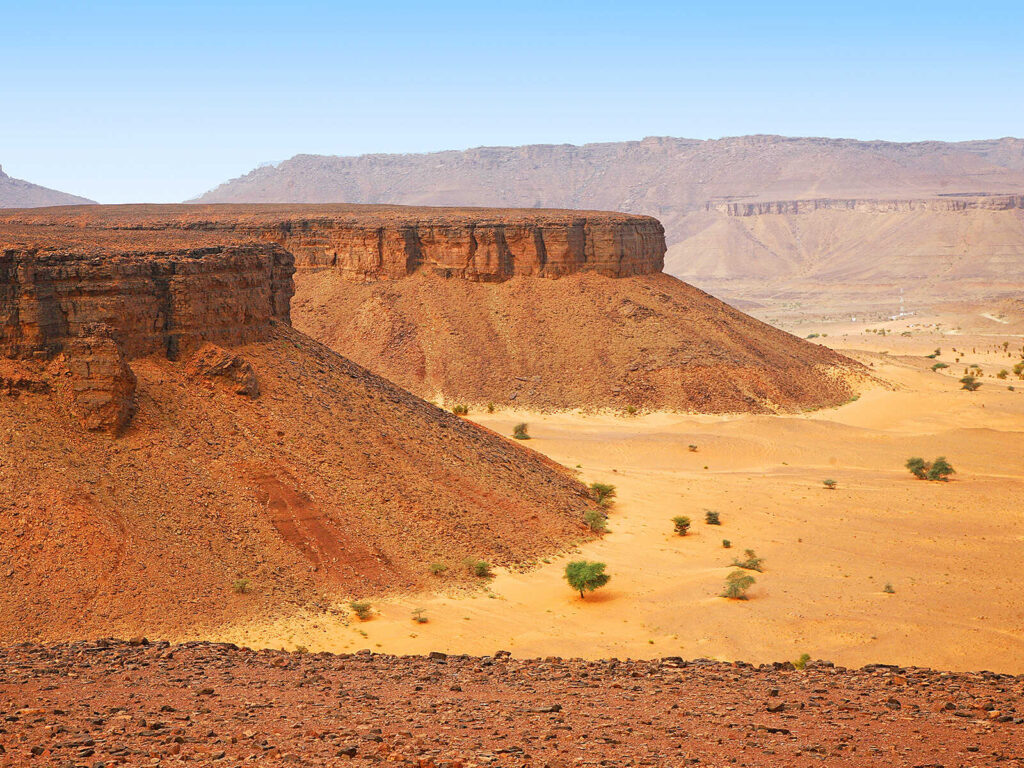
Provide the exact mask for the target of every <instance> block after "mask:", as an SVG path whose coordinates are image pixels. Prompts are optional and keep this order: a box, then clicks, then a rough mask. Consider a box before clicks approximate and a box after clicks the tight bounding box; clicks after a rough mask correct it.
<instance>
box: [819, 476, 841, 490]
mask: <svg viewBox="0 0 1024 768" xmlns="http://www.w3.org/2000/svg"><path fill="white" fill-rule="evenodd" d="M821 483H822V485H824V486H825V487H826V488H828V489H829V490H830V491H834V490H835V488H836V486H837V485H838V483H837V482H836V481H835V480H833V479H832V478H831V477H830V478H828V479H827V480H822V481H821Z"/></svg>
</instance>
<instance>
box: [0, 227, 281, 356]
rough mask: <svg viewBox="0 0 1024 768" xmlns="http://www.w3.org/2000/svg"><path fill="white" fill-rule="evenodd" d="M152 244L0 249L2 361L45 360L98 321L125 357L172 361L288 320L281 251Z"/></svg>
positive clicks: (136, 240)
mask: <svg viewBox="0 0 1024 768" xmlns="http://www.w3.org/2000/svg"><path fill="white" fill-rule="evenodd" d="M45 234H46V235H47V236H48V237H54V236H57V233H53V232H47V233H45ZM151 239H152V238H151V237H147V236H146V235H145V234H144V233H140V234H139V235H137V236H135V237H133V238H132V241H133V245H132V247H133V248H134V249H135V250H127V249H126V248H125V246H124V245H123V244H117V243H113V242H105V243H104V242H102V238H100V239H98V240H95V241H90V242H89V243H81V244H79V245H78V247H76V244H74V243H73V242H72V243H71V244H70V246H69V245H68V244H67V243H66V242H65V241H63V239H62V242H61V244H60V245H54V246H40V245H38V244H32V245H20V246H5V245H3V244H0V355H2V356H5V357H15V358H19V357H20V358H23V357H33V356H35V357H38V356H43V357H46V356H49V355H51V354H53V353H55V352H57V351H59V350H60V349H62V348H64V347H65V345H66V342H67V341H68V340H69V339H75V338H80V337H82V336H85V335H88V330H87V329H88V327H89V326H91V325H92V324H94V323H102V324H105V325H106V326H107V327H109V328H110V330H111V332H112V334H113V335H114V337H116V338H117V340H118V342H119V344H120V345H121V346H122V348H123V349H124V353H125V355H126V356H127V357H129V358H132V357H137V356H140V355H147V354H153V353H161V354H166V355H167V356H169V357H172V358H173V357H176V356H177V354H178V352H179V351H180V350H182V349H183V348H186V347H192V346H195V345H197V344H198V343H199V342H201V341H215V342H220V343H229V344H238V343H245V342H247V341H253V340H255V339H257V338H260V337H261V336H262V335H263V334H264V333H265V332H266V330H267V327H268V326H269V324H270V322H271V321H272V320H281V321H284V322H289V303H290V300H291V295H292V291H293V288H292V279H291V276H292V273H293V272H294V267H293V259H292V256H291V254H289V253H288V252H287V251H285V250H284V249H283V248H281V247H280V246H277V245H274V244H270V243H252V244H249V245H228V246H210V247H205V248H197V249H168V248H166V247H163V246H162V245H160V244H151V243H149V242H148V241H149V240H151Z"/></svg>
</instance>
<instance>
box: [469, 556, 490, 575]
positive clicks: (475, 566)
mask: <svg viewBox="0 0 1024 768" xmlns="http://www.w3.org/2000/svg"><path fill="white" fill-rule="evenodd" d="M462 563H463V565H465V566H466V570H467V571H468V572H469V573H470V574H471V575H473V576H476V577H478V578H481V579H488V578H490V577H491V576H493V575H494V574H493V573H492V572H491V564H490V563H488V562H487V561H486V560H477V559H476V558H475V557H467V558H466V559H465V560H463V561H462Z"/></svg>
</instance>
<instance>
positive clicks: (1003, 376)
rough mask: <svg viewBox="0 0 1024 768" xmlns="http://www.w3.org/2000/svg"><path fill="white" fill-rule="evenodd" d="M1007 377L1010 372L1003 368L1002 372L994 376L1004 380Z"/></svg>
mask: <svg viewBox="0 0 1024 768" xmlns="http://www.w3.org/2000/svg"><path fill="white" fill-rule="evenodd" d="M1009 375H1010V372H1009V371H1008V370H1006V369H1005V368H1003V370H1001V371H1000V372H999V373H997V374H996V378H997V379H1005V378H1006V377H1007V376H1009Z"/></svg>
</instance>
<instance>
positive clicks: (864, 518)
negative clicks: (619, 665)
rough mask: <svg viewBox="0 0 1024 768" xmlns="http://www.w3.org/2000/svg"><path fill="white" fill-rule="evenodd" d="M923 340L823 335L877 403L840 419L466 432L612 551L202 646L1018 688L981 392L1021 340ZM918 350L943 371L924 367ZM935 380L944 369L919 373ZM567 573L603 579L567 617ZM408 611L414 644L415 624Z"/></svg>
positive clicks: (1021, 413)
mask: <svg viewBox="0 0 1024 768" xmlns="http://www.w3.org/2000/svg"><path fill="white" fill-rule="evenodd" d="M930 322H931V321H929V320H928V319H922V318H911V319H907V320H904V321H899V322H893V323H888V324H885V327H886V328H888V329H890V330H891V332H890V333H887V334H886V335H884V336H883V335H880V334H879V333H877V332H876V329H878V328H881V327H883V326H882V324H878V323H875V324H872V325H871V326H870V328H871V331H870V332H866V331H867V329H866V328H865V326H863V325H860V326H857V325H854V324H847V325H845V326H839V325H837V326H834V327H832V328H830V329H824V328H823V329H822V331H823V332H827V333H828V334H829V335H828V336H827V337H824V338H821V339H819V340H820V341H822V342H826V343H829V344H830V346H831V345H833V344H834V345H835V347H836V348H838V349H841V350H850V351H851V353H852V354H853V355H854V356H856V357H857V358H858V359H860V360H861V361H862V362H864V363H865V364H867V365H869V366H871V367H872V369H873V372H874V373H876V374H877V375H878V376H879V377H881V378H882V379H884V380H885V381H886V382H888V384H889V385H888V386H878V387H875V388H870V389H867V390H866V391H864V392H863V393H862V395H861V397H860V398H859V399H858V400H856V401H855V402H852V403H850V404H847V405H845V406H842V407H840V408H836V409H830V410H824V411H819V412H814V413H807V414H801V415H790V416H724V417H723V416H714V417H710V416H686V415H679V414H661V413H659V414H647V415H641V416H636V417H626V416H621V415H593V414H590V415H586V414H554V415H544V414H536V413H511V412H499V413H494V414H486V413H481V412H471V413H470V416H469V417H470V418H472V419H474V420H476V421H478V422H479V423H481V424H483V425H485V426H487V427H489V428H491V429H494V430H496V431H498V432H500V433H502V434H506V435H508V434H511V431H512V426H513V425H514V424H515V423H517V422H520V421H526V422H528V423H529V425H530V433H531V434H532V436H533V439H532V440H531V442H530V443H529V445H530V447H532V448H534V449H536V450H538V451H541V452H542V453H545V454H547V455H548V456H550V457H552V458H553V459H555V460H557V461H559V462H561V463H563V464H565V465H566V466H569V467H575V468H578V471H579V472H580V476H581V478H582V479H583V480H585V481H586V482H592V481H601V482H609V483H613V484H614V485H615V486H616V488H617V490H618V498H617V500H616V503H615V504H614V506H613V508H612V509H611V511H610V520H609V533H608V534H607V535H605V536H604V537H603V538H602V539H601V540H599V541H595V542H593V543H588V544H585V545H583V546H582V547H581V548H580V549H578V550H576V551H572V552H562V553H552V555H551V556H550V557H548V558H545V559H544V560H543V561H542V562H538V563H536V564H534V565H533V566H532V567H530V568H528V569H526V570H524V571H523V572H505V571H502V572H499V573H497V574H496V576H495V578H493V579H492V580H490V581H487V582H482V583H481V587H480V589H479V590H475V591H472V590H469V591H467V590H462V591H456V590H450V589H446V587H445V578H444V577H443V576H441V577H439V578H438V590H437V592H436V594H433V595H415V596H408V597H405V598H395V597H391V598H388V599H373V597H372V596H367V597H368V598H369V599H370V600H371V602H372V603H373V606H374V609H375V611H376V615H375V617H374V618H373V619H372V620H369V621H363V622H360V621H355V620H352V621H347V620H345V619H339V618H337V617H335V616H332V615H330V614H326V613H322V612H317V611H313V610H310V611H302V612H299V613H293V614H291V615H288V616H285V617H282V618H281V619H280V620H278V621H276V622H274V623H272V624H264V625H259V626H238V627H233V628H230V629H228V630H225V631H223V632H222V633H220V634H218V635H217V636H216V637H213V638H210V639H219V640H229V641H234V642H239V643H244V644H246V645H250V646H254V647H278V648H286V649H294V648H296V647H299V646H304V647H306V648H308V649H309V650H311V651H318V650H329V651H339V652H341V651H354V650H357V649H361V648H369V649H372V650H375V651H386V652H391V653H425V652H428V651H433V650H437V651H445V652H449V653H472V654H490V653H494V652H495V651H497V650H499V649H505V650H509V651H511V652H512V653H513V654H515V655H516V656H548V655H557V656H564V657H584V658H604V657H619V658H623V657H633V658H644V657H664V656H673V655H678V656H682V657H684V658H696V657H706V658H714V659H721V660H745V661H750V662H764V661H773V660H785V659H795V658H797V657H798V656H800V655H801V654H803V653H808V654H810V655H811V656H812V657H813V658H817V659H827V660H831V661H833V662H835V663H837V664H842V665H846V666H857V665H862V664H866V663H872V662H884V663H894V664H901V665H921V666H930V667H936V668H944V669H950V670H979V669H989V670H994V671H999V672H1010V673H1021V672H1024V597H1022V596H1021V591H1020V587H1019V585H1018V583H1017V579H1018V572H1019V567H1020V563H1021V554H1022V552H1024V503H1022V499H1024V441H1022V437H1024V382H1022V381H1020V380H1019V379H1015V377H1013V376H1012V375H1011V376H1010V378H1009V379H1006V380H1000V379H997V378H994V374H995V373H997V372H998V371H999V370H1000V369H1002V368H1003V367H1007V368H1012V364H1013V362H1015V361H1016V360H1019V349H1020V347H1021V344H1022V339H1021V337H1020V335H1005V334H1004V335H1000V333H999V330H1000V328H999V327H991V328H989V326H996V325H997V324H996V323H995V322H994V321H992V322H988V323H987V325H985V327H984V328H983V329H980V330H979V329H977V328H970V329H968V328H966V326H964V327H962V328H961V329H960V330H959V331H955V330H953V325H951V324H950V323H949V322H948V319H947V320H943V319H942V318H938V319H936V320H935V322H931V324H930V325H929V323H930ZM908 330H909V332H910V335H909V336H905V335H901V334H903V333H904V332H905V331H908ZM1004 341H1005V342H1007V348H1006V350H1004V349H1003V347H1002V344H1003V342H1004ZM953 347H956V348H957V349H958V350H961V354H957V353H955V352H953ZM935 348H941V349H942V352H943V354H942V355H941V356H940V357H938V358H936V359H935V360H933V359H929V358H926V357H924V356H923V355H924V354H926V353H931V352H932V351H933V350H934V349H935ZM957 357H960V358H961V361H960V362H954V360H955V359H956V358H957ZM936 360H939V361H946V362H948V364H949V365H950V367H949V368H948V369H945V370H944V371H941V372H933V371H932V370H931V369H930V366H931V365H933V364H934V362H935V361H936ZM975 362H976V363H978V364H979V365H981V366H982V370H983V373H984V374H985V375H984V376H983V377H982V378H981V381H982V382H983V386H982V387H981V389H979V390H978V391H977V392H973V393H970V392H966V391H964V390H962V389H961V388H960V384H959V383H958V381H957V380H958V379H959V377H960V376H961V375H963V374H962V370H961V369H962V368H963V367H964V366H965V365H968V364H970V363H975ZM583 375H585V374H583ZM1015 381H1016V384H1018V385H1019V386H1017V387H1016V390H1011V389H1010V388H1009V387H1010V386H1012V385H1013V384H1014V382H1015ZM690 444H693V445H696V446H697V450H696V452H694V451H691V450H689V448H688V446H689V445H690ZM941 455H944V456H946V457H947V458H948V459H949V461H950V462H951V463H952V464H953V465H954V466H955V467H956V469H957V474H956V475H955V476H954V479H953V480H952V481H951V482H948V483H934V482H925V481H919V480H916V479H914V478H913V477H912V476H911V475H910V474H909V473H908V472H907V471H906V469H905V468H904V466H903V465H904V462H905V461H906V459H907V458H908V457H910V456H923V457H925V458H926V459H932V458H934V457H936V456H941ZM827 478H831V479H834V480H835V481H836V482H837V487H836V488H835V489H834V490H828V489H826V488H825V487H824V486H823V481H824V480H825V479H827ZM707 510H714V511H717V512H719V514H720V518H721V523H722V524H721V525H720V526H713V525H707V524H705V522H704V517H705V512H706V511H707ZM675 515H687V516H689V517H690V518H691V519H692V520H693V526H692V528H691V531H690V534H689V535H688V536H686V537H678V536H676V535H674V534H673V531H672V523H671V518H672V517H673V516H675ZM723 539H728V540H730V541H731V545H732V546H731V548H729V549H726V548H724V547H723ZM748 548H749V549H753V550H755V551H756V553H757V555H758V556H760V557H763V558H764V560H765V563H764V571H763V573H760V574H758V573H755V574H753V575H754V576H755V577H756V580H757V581H756V584H755V585H754V587H753V588H752V589H751V592H750V597H751V599H750V600H748V601H744V602H741V601H728V600H724V599H722V598H720V597H719V596H718V595H719V593H720V592H721V590H722V585H723V581H724V579H725V577H726V575H727V574H728V573H729V572H730V571H732V570H733V568H732V567H730V563H731V562H732V560H733V558H734V557H742V553H743V551H744V550H745V549H748ZM580 557H582V558H586V559H590V560H600V561H602V562H605V563H607V570H608V572H609V573H610V574H611V576H612V579H611V582H610V584H609V585H608V586H607V587H606V588H604V589H602V590H600V591H598V592H596V593H593V594H592V595H589V596H588V597H587V598H586V599H585V600H581V599H580V597H579V595H578V594H576V593H574V592H572V591H571V590H570V589H569V588H568V586H567V585H566V583H565V582H564V580H563V578H562V573H563V569H564V567H565V564H566V563H567V562H568V561H569V560H571V559H578V558H580ZM452 567H460V566H459V565H458V564H452ZM886 584H889V585H891V587H892V589H893V590H894V592H893V593H887V592H886V591H885V589H884V588H885V585H886ZM417 608H422V609H423V611H424V613H425V616H426V617H427V618H428V622H427V623H422V624H421V623H416V622H414V621H413V618H412V612H413V610H415V609H417Z"/></svg>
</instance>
